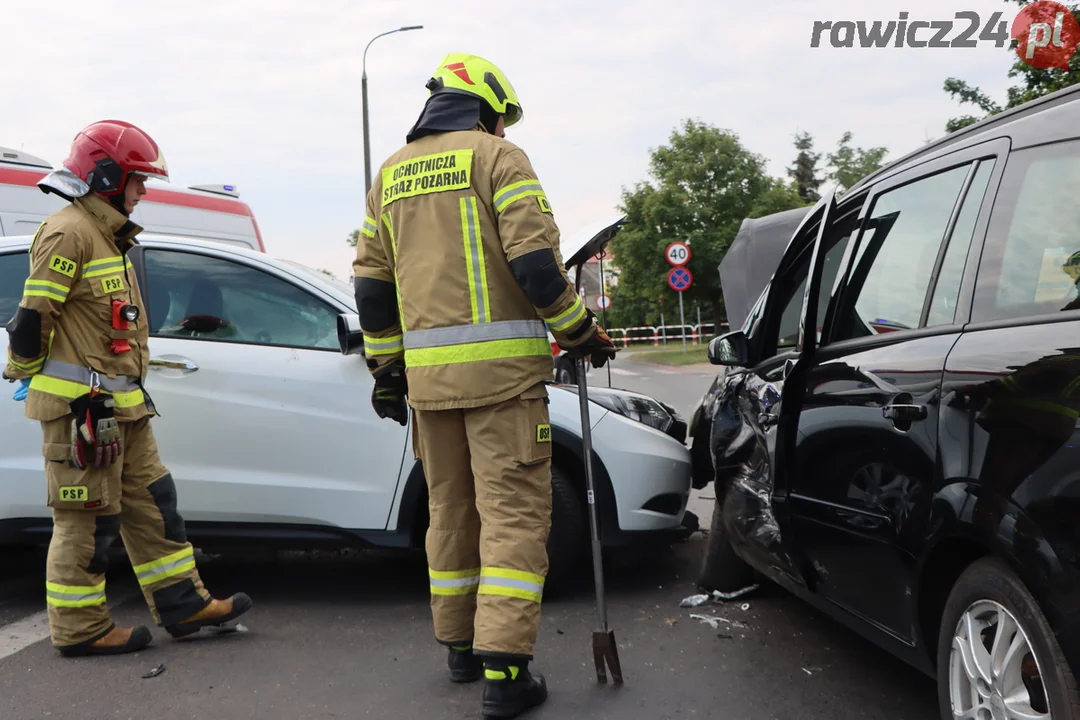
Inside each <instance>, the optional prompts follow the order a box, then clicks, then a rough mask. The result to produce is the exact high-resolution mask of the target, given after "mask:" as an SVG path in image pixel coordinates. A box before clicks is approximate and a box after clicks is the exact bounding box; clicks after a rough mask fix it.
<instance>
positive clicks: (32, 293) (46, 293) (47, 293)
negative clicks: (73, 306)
mask: <svg viewBox="0 0 1080 720" xmlns="http://www.w3.org/2000/svg"><path fill="white" fill-rule="evenodd" d="M23 296H24V297H43V298H49V299H50V300H56V301H57V302H64V301H65V300H67V295H57V294H56V293H55V292H53V291H52V290H26V291H24V292H23Z"/></svg>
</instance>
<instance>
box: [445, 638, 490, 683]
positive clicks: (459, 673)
mask: <svg viewBox="0 0 1080 720" xmlns="http://www.w3.org/2000/svg"><path fill="white" fill-rule="evenodd" d="M446 664H447V665H448V666H449V667H450V680H451V682H456V683H471V682H476V681H477V680H479V679H480V676H481V675H483V674H484V663H483V661H482V660H480V658H478V657H477V656H476V655H473V651H472V645H451V646H450V654H449V655H448V656H447V658H446Z"/></svg>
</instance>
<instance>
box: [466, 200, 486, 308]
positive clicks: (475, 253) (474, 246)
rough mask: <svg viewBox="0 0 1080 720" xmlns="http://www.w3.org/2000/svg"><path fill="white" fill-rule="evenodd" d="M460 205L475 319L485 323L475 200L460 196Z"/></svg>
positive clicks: (482, 252)
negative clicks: (467, 245) (469, 259)
mask: <svg viewBox="0 0 1080 720" xmlns="http://www.w3.org/2000/svg"><path fill="white" fill-rule="evenodd" d="M461 205H462V213H464V216H465V218H464V219H465V232H466V233H467V234H468V235H467V236H468V239H469V256H470V258H471V259H472V262H471V263H470V267H471V269H472V278H470V279H471V280H472V285H473V293H475V297H476V318H475V320H476V322H478V323H486V322H488V306H487V301H488V297H487V283H486V282H485V281H484V272H485V267H484V251H483V248H481V247H480V228H479V227H478V226H477V223H476V200H475V198H471V197H468V198H462V199H461Z"/></svg>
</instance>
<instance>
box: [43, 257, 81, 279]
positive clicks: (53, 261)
mask: <svg viewBox="0 0 1080 720" xmlns="http://www.w3.org/2000/svg"><path fill="white" fill-rule="evenodd" d="M78 267H79V266H78V264H76V262H75V261H74V260H68V259H67V258H66V257H64V256H62V255H53V256H52V257H51V258H49V269H50V270H52V271H53V272H58V273H60V274H61V275H63V276H65V277H69V278H73V277H75V270H76V269H78Z"/></svg>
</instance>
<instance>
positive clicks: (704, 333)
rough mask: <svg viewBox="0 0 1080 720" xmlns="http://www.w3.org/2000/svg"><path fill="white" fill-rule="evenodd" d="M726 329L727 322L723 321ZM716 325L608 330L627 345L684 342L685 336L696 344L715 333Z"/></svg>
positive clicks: (649, 326) (617, 341) (614, 337)
mask: <svg viewBox="0 0 1080 720" xmlns="http://www.w3.org/2000/svg"><path fill="white" fill-rule="evenodd" d="M720 327H722V328H723V329H724V330H725V331H726V330H727V323H721V325H720ZM715 330H716V326H715V325H714V324H713V323H701V324H700V325H644V326H642V327H632V328H612V329H610V330H608V331H607V334H608V337H610V338H611V339H612V341H614V342H615V344H616V345H618V344H619V343H620V342H621V343H622V347H627V346H628V345H629V344H630V343H652V344H653V345H660V344H666V343H668V342H671V341H675V342H682V339H683V338H684V337H685V338H686V340H687V342H692V343H693V344H694V345H697V344H698V343H700V342H702V341H703V340H704V339H708V338H711V337H713V336H714V335H715Z"/></svg>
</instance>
